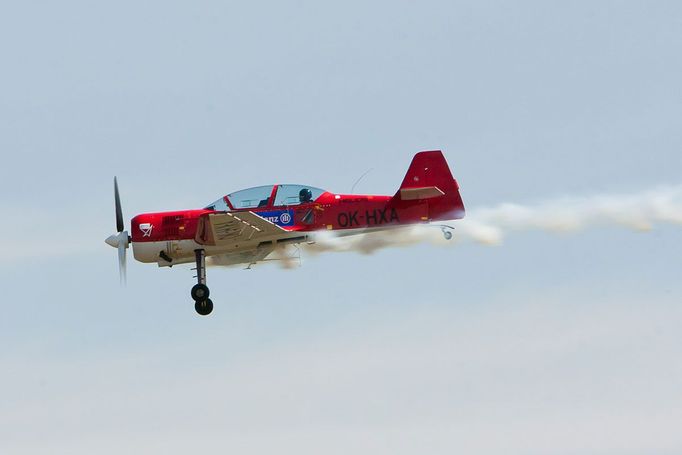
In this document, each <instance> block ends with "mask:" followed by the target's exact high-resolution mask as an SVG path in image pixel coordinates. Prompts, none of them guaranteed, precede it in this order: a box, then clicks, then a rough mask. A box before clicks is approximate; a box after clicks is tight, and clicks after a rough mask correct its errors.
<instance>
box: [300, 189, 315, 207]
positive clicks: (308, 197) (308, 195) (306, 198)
mask: <svg viewBox="0 0 682 455" xmlns="http://www.w3.org/2000/svg"><path fill="white" fill-rule="evenodd" d="M298 201H299V202H300V203H301V204H305V203H306V202H313V192H312V191H310V189H309V188H303V189H302V190H301V191H299V192H298Z"/></svg>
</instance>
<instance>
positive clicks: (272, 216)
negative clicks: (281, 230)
mask: <svg viewBox="0 0 682 455" xmlns="http://www.w3.org/2000/svg"><path fill="white" fill-rule="evenodd" d="M256 214H257V215H258V216H260V217H261V218H265V219H266V220H268V221H269V222H271V223H272V224H276V225H277V226H293V225H294V212H293V210H276V211H271V212H256Z"/></svg>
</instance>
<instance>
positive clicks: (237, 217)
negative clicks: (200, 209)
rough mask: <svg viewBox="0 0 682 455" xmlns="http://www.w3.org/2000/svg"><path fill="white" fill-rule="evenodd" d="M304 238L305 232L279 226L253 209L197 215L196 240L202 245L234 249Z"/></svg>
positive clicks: (299, 240)
mask: <svg viewBox="0 0 682 455" xmlns="http://www.w3.org/2000/svg"><path fill="white" fill-rule="evenodd" d="M305 238H306V236H305V234H301V233H299V232H291V231H287V230H285V229H282V228H281V227H279V226H277V225H276V224H274V223H271V222H270V221H268V220H266V219H264V218H262V217H260V216H258V215H256V214H255V213H253V212H234V213H232V212H221V213H207V214H205V215H202V216H201V217H200V218H199V226H198V229H197V235H196V238H195V240H196V241H197V243H199V244H201V245H206V246H218V247H222V248H224V249H225V250H233V251H234V250H248V249H252V248H258V247H259V246H260V247H261V248H262V247H265V246H267V245H272V246H275V245H277V244H280V243H295V242H301V241H304V240H305ZM222 248H221V249H222Z"/></svg>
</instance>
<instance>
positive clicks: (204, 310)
mask: <svg viewBox="0 0 682 455" xmlns="http://www.w3.org/2000/svg"><path fill="white" fill-rule="evenodd" d="M194 255H195V257H196V261H197V268H196V271H197V277H196V278H197V284H195V285H194V286H192V291H191V292H190V294H191V295H192V299H194V309H195V310H196V311H197V313H199V314H200V315H202V316H207V315H209V314H211V311H213V301H212V300H211V299H209V298H208V296H209V295H210V291H209V289H208V286H206V252H205V251H204V250H195V251H194Z"/></svg>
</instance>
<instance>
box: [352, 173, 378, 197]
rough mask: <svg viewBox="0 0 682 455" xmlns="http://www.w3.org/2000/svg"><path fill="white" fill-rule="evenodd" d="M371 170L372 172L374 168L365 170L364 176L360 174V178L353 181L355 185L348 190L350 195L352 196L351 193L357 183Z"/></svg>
mask: <svg viewBox="0 0 682 455" xmlns="http://www.w3.org/2000/svg"><path fill="white" fill-rule="evenodd" d="M373 170H374V168H373V167H371V168H369V169H367V170H366V171H365V173H364V174H362V175H361V176H360V177H358V179H357V180H356V181H355V183H353V186H352V187H351V188H350V194H353V191H354V190H355V186H356V185H357V184H358V183H360V180H362V179H363V177H364V176H366V175H367V174H369V173H370V172H371V171H373Z"/></svg>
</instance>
